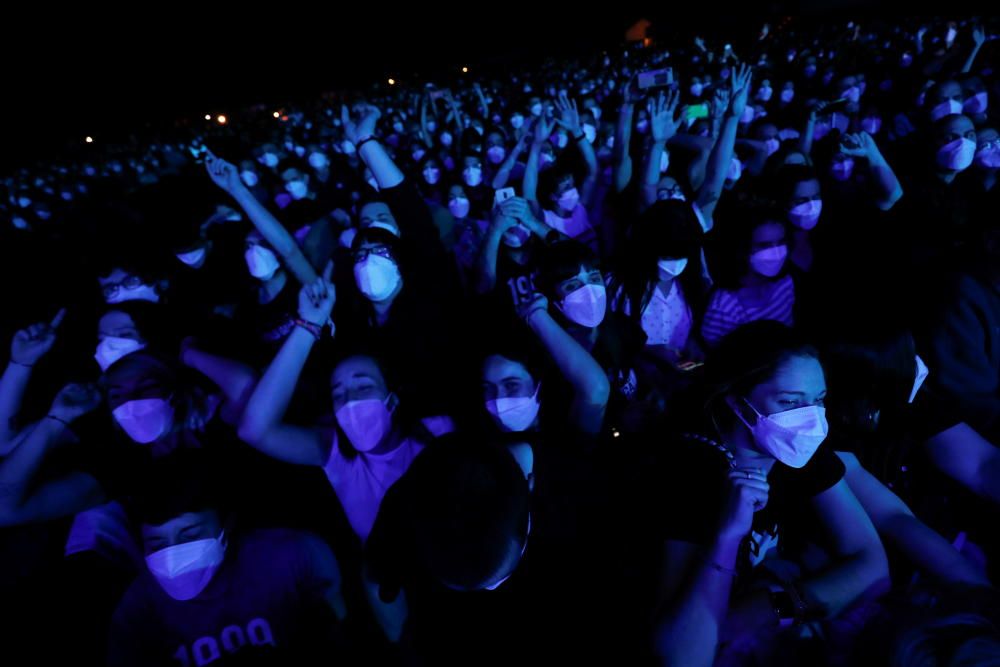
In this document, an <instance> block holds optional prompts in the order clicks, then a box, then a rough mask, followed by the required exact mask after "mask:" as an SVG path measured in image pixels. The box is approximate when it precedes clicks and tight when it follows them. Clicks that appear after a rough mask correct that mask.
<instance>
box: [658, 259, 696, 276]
mask: <svg viewBox="0 0 1000 667" xmlns="http://www.w3.org/2000/svg"><path fill="white" fill-rule="evenodd" d="M687 265H688V261H687V257H682V258H681V259H661V260H659V261H658V262H657V263H656V266H657V268H658V269H659V271H660V280H670V279H671V278H676V277H677V276H679V275H681V274H682V273H684V269H685V268H687Z"/></svg>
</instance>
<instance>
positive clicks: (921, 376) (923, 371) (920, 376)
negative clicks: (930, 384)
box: [907, 354, 930, 403]
mask: <svg viewBox="0 0 1000 667" xmlns="http://www.w3.org/2000/svg"><path fill="white" fill-rule="evenodd" d="M928 375H930V371H929V370H928V369H927V365H926V364H925V363H924V360H923V359H921V358H920V355H919V354H918V355H917V374H916V376H915V377H914V378H913V390H912V391H911V392H910V400H909V401H907V402H908V403H912V402H913V399H915V398H916V397H917V392H918V391H920V387H921V386H922V385H923V384H924V380H926V379H927V376H928Z"/></svg>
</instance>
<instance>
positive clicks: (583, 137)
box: [573, 132, 587, 142]
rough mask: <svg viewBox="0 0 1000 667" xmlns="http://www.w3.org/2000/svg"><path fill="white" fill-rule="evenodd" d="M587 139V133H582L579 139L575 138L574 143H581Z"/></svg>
mask: <svg viewBox="0 0 1000 667" xmlns="http://www.w3.org/2000/svg"><path fill="white" fill-rule="evenodd" d="M586 138H587V135H586V133H582V132H581V133H580V136H578V137H573V141H576V142H580V141H582V140H584V139H586Z"/></svg>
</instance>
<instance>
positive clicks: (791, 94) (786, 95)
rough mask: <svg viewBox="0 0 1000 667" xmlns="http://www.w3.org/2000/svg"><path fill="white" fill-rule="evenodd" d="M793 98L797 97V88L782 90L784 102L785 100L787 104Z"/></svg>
mask: <svg viewBox="0 0 1000 667" xmlns="http://www.w3.org/2000/svg"><path fill="white" fill-rule="evenodd" d="M793 99H795V89H793V88H785V89H784V90H782V91H781V101H782V102H784V103H785V104H788V103H789V102H791V101H792V100H793Z"/></svg>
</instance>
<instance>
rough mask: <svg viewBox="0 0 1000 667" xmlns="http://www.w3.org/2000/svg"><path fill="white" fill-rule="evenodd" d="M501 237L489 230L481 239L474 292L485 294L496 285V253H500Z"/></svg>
mask: <svg viewBox="0 0 1000 667" xmlns="http://www.w3.org/2000/svg"><path fill="white" fill-rule="evenodd" d="M500 239H501V235H500V234H498V233H496V231H495V230H494V229H492V228H491V229H490V230H489V232H488V233H487V235H486V238H485V239H483V246H482V248H481V249H480V251H479V259H478V260H477V261H476V276H477V280H476V291H477V292H478V293H479V294H486V293H487V292H490V291H492V290H493V288H494V287H496V284H497V253H499V251H500Z"/></svg>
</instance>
